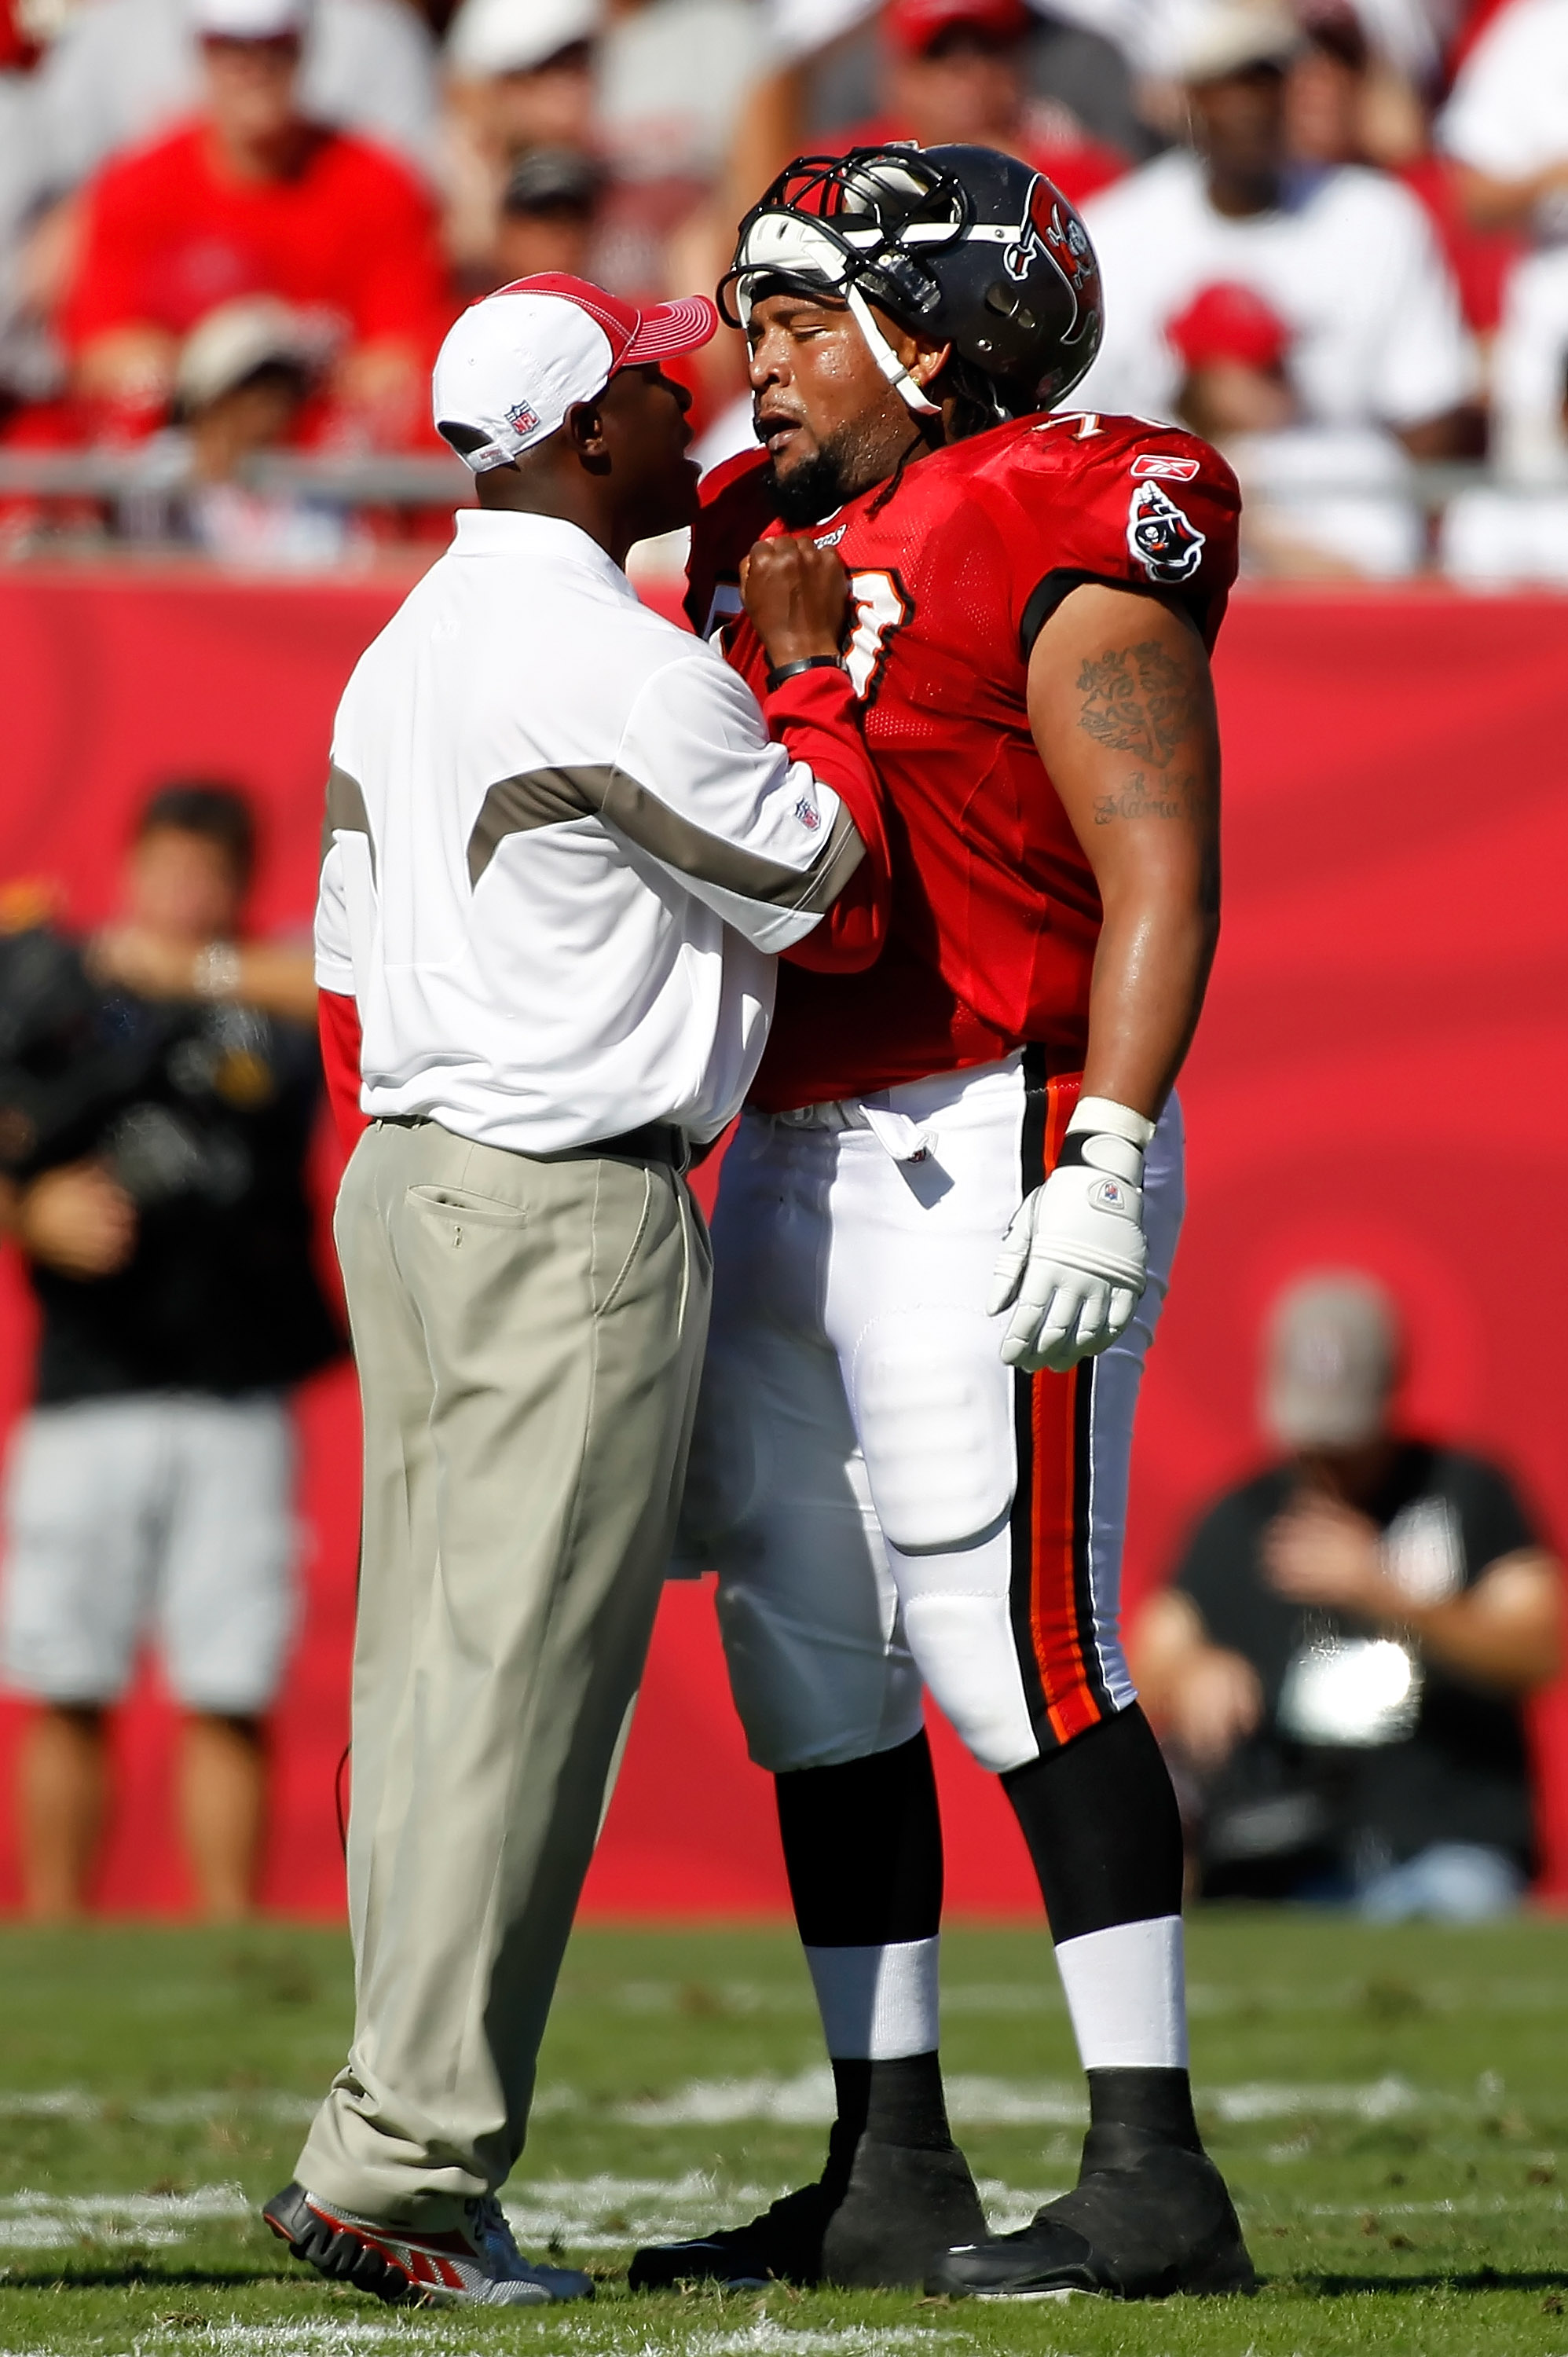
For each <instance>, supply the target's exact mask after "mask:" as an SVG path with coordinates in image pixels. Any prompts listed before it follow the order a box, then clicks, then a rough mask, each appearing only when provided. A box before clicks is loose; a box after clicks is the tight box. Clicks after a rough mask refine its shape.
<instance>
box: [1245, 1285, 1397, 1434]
mask: <svg viewBox="0 0 1568 2357" xmlns="http://www.w3.org/2000/svg"><path fill="white" fill-rule="evenodd" d="M1399 1372H1400V1321H1399V1312H1398V1310H1397V1309H1396V1308H1394V1305H1393V1302H1392V1301H1391V1298H1390V1297H1389V1295H1388V1294H1387V1293H1386V1292H1385V1291H1384V1289H1383V1287H1382V1286H1380V1285H1379V1284H1378V1283H1377V1281H1376V1279H1375V1278H1373V1277H1370V1276H1365V1275H1362V1273H1361V1272H1360V1270H1359V1269H1343V1270H1340V1269H1326V1270H1318V1271H1316V1272H1315V1273H1314V1274H1313V1275H1310V1276H1304V1277H1301V1278H1299V1279H1298V1280H1297V1282H1296V1283H1295V1284H1294V1285H1292V1286H1287V1287H1286V1289H1285V1291H1284V1292H1283V1294H1282V1295H1281V1296H1280V1297H1279V1299H1278V1300H1277V1301H1276V1302H1275V1304H1274V1307H1273V1314H1272V1316H1271V1318H1270V1319H1269V1333H1268V1344H1267V1350H1266V1353H1265V1359H1264V1370H1263V1394H1262V1413H1263V1422H1264V1424H1265V1426H1267V1427H1268V1429H1269V1431H1270V1432H1271V1433H1272V1434H1273V1437H1274V1438H1275V1439H1276V1440H1277V1441H1278V1442H1279V1443H1280V1445H1281V1446H1282V1448H1292V1449H1295V1448H1360V1447H1361V1446H1362V1445H1363V1444H1364V1443H1366V1442H1367V1441H1369V1440H1374V1439H1376V1437H1377V1436H1378V1435H1379V1433H1380V1432H1381V1431H1382V1429H1383V1426H1384V1420H1385V1418H1386V1415H1387V1413H1388V1405H1389V1399H1390V1395H1391V1393H1392V1391H1393V1388H1394V1384H1395V1383H1396V1381H1397V1379H1398V1376H1399Z"/></svg>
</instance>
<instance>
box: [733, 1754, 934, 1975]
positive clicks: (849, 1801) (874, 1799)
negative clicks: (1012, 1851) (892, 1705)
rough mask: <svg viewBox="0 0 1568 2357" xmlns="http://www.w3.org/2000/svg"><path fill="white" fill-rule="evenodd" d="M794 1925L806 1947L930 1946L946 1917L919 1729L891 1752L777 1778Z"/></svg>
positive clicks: (930, 1781) (927, 1758) (927, 1757)
mask: <svg viewBox="0 0 1568 2357" xmlns="http://www.w3.org/2000/svg"><path fill="white" fill-rule="evenodd" d="M774 1788H775V1790H776V1792H777V1793H778V1796H779V1833H780V1834H781V1835H782V1836H783V1841H784V1864H785V1867H786V1869H787V1871H788V1873H789V1895H790V1897H791V1899H792V1900H794V1902H795V1921H796V1922H797V1924H798V1925H799V1927H800V1937H801V1939H802V1940H803V1941H804V1942H805V1943H806V1945H807V1946H808V1947H809V1948H871V1947H887V1946H891V1945H893V1944H894V1943H897V1942H901V1941H906V1940H929V1939H930V1938H931V1937H932V1936H933V1934H934V1933H935V1932H937V1931H938V1930H939V1929H940V1924H941V1915H942V1824H941V1818H940V1814H939V1813H938V1809H937V1781H936V1777H935V1776H934V1774H933V1773H932V1770H931V1752H930V1746H929V1744H928V1742H927V1741H926V1737H925V1732H924V1729H922V1730H921V1732H920V1733H919V1734H918V1735H917V1736H913V1737H911V1738H910V1740H909V1741H908V1743H900V1744H898V1745H897V1747H896V1748H895V1749H893V1750H891V1751H875V1752H873V1753H872V1755H871V1757H870V1758H869V1759H866V1760H847V1761H846V1762H845V1763H844V1765H843V1767H840V1768H797V1769H792V1770H790V1771H789V1773H788V1774H787V1775H782V1776H777V1777H775V1779H774Z"/></svg>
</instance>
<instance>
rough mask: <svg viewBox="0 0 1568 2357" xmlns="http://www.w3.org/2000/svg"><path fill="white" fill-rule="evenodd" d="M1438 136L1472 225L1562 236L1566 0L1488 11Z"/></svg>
mask: <svg viewBox="0 0 1568 2357" xmlns="http://www.w3.org/2000/svg"><path fill="white" fill-rule="evenodd" d="M1437 135H1438V138H1439V140H1440V141H1441V143H1442V145H1444V147H1445V148H1446V149H1447V150H1448V152H1449V154H1450V155H1451V156H1455V158H1456V159H1457V161H1458V163H1459V164H1460V166H1461V167H1462V175H1463V177H1462V187H1463V192H1464V197H1465V202H1466V207H1467V209H1468V211H1469V214H1470V218H1471V220H1472V221H1475V223H1476V224H1477V228H1480V229H1519V230H1532V231H1534V233H1535V235H1536V236H1537V238H1539V239H1540V240H1541V242H1542V243H1543V244H1553V243H1558V242H1562V241H1563V240H1565V239H1568V0H1512V5H1511V6H1509V7H1507V8H1504V9H1503V10H1502V11H1501V12H1500V14H1499V15H1498V16H1495V17H1494V18H1493V19H1492V22H1491V23H1490V24H1489V25H1488V26H1487V29H1486V31H1485V32H1484V33H1483V34H1482V35H1481V38H1480V39H1479V40H1478V41H1477V44H1476V46H1475V48H1474V49H1473V50H1472V51H1471V52H1470V55H1469V57H1468V58H1467V59H1466V61H1465V64H1464V66H1463V67H1462V68H1461V69H1460V72H1459V77H1458V80H1457V81H1455V85H1454V95H1453V97H1452V98H1451V99H1450V100H1449V102H1448V104H1447V106H1446V108H1445V109H1444V113H1443V116H1442V119H1441V121H1440V122H1439V124H1438V126H1437Z"/></svg>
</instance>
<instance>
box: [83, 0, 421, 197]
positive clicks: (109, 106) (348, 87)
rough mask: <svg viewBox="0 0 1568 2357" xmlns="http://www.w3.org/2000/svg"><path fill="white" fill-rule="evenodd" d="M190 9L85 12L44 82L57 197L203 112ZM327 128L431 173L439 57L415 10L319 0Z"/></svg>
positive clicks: (117, 6)
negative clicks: (356, 135) (123, 153)
mask: <svg viewBox="0 0 1568 2357" xmlns="http://www.w3.org/2000/svg"><path fill="white" fill-rule="evenodd" d="M200 66H201V60H200V49H199V42H198V39H197V27H196V20H195V17H194V16H193V15H192V14H191V11H190V8H189V6H188V0H91V6H88V7H83V8H78V9H76V10H74V11H73V12H72V14H71V16H70V21H69V23H68V24H67V26H66V29H65V31H64V32H63V33H62V34H61V35H60V38H59V40H58V41H57V42H56V43H55V45H54V47H53V48H52V49H51V50H50V51H49V54H48V58H47V59H45V61H44V63H43V64H42V65H41V66H40V67H39V68H38V134H37V136H38V145H39V150H40V164H41V170H42V175H43V177H44V178H46V179H47V181H48V185H49V187H50V188H52V189H53V190H54V191H55V192H56V193H63V192H64V191H65V190H67V189H69V188H75V187H76V186H77V184H78V183H79V182H80V181H81V180H85V179H86V178H88V176H89V174H91V173H92V172H94V171H96V169H97V168H98V167H99V165H100V164H102V163H103V162H104V161H105V160H106V159H107V158H108V157H109V156H112V155H114V154H116V153H117V152H118V150H119V149H121V148H122V147H129V146H134V145H138V144H139V143H140V142H141V141H143V140H145V139H149V138H151V137H152V136H153V135H155V134H156V133H157V132H159V131H162V130H165V129H166V128H167V127H168V125H169V124H172V123H175V122H177V121H178V119H179V117H180V116H181V115H183V114H187V113H193V112H194V111H195V108H196V105H197V102H198V101H199V97H200V93H201V70H200ZM300 103H301V105H302V107H303V108H304V111H305V112H306V113H307V114H308V115H309V116H310V117H311V119H312V120H313V121H315V122H320V123H330V124H334V125H335V126H336V127H337V128H338V129H339V130H344V131H359V132H362V133H364V134H365V135H368V136H369V137H371V138H373V139H379V140H380V141H381V142H382V144H383V145H386V146H389V147H391V148H392V149H393V150H394V151H395V152H396V153H397V154H399V155H401V156H403V157H404V158H405V160H406V161H408V162H410V163H412V164H414V165H416V166H418V167H420V168H421V169H422V170H428V169H429V168H430V167H431V164H432V161H433V157H434V142H435V49H434V47H433V45H432V42H431V38H430V35H429V33H428V31H427V30H426V28H425V26H424V21H423V19H422V18H421V16H419V15H418V13H417V12H416V11H415V10H414V9H413V8H411V7H408V6H406V5H404V0H316V5H315V8H314V10H313V12H312V16H311V21H310V26H309V29H308V31H307V33H306V40H305V48H304V53H303V59H302V63H301V68H300Z"/></svg>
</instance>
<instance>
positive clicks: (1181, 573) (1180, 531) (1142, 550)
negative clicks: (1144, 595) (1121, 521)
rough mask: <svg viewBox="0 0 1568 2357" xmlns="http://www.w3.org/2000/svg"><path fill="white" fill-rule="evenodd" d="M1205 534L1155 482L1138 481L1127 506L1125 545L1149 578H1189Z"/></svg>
mask: <svg viewBox="0 0 1568 2357" xmlns="http://www.w3.org/2000/svg"><path fill="white" fill-rule="evenodd" d="M1203 544H1204V535H1203V533H1200V532H1199V530H1198V529H1197V525H1196V524H1195V523H1194V522H1193V521H1192V519H1191V517H1190V516H1187V515H1184V514H1183V513H1182V511H1181V510H1180V508H1178V507H1177V505H1176V501H1175V500H1171V499H1167V498H1166V496H1165V492H1164V491H1162V490H1161V489H1160V487H1159V485H1158V483H1140V484H1139V485H1138V487H1137V489H1136V490H1134V492H1133V499H1132V504H1131V505H1130V506H1129V508H1128V510H1127V546H1128V549H1129V551H1130V553H1131V554H1133V556H1134V557H1135V558H1136V559H1137V561H1138V563H1139V564H1140V565H1142V566H1143V568H1144V572H1145V573H1146V574H1147V575H1148V576H1149V578H1150V580H1151V581H1190V580H1191V578H1192V576H1193V575H1194V574H1195V573H1196V572H1197V568H1198V566H1199V565H1201V564H1202V562H1203Z"/></svg>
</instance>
